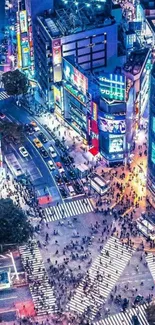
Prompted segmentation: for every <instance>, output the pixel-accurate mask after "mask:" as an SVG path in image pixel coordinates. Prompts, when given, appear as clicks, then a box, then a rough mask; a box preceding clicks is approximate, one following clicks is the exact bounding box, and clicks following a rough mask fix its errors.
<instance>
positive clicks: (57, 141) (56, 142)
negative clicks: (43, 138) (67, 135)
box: [55, 139, 60, 147]
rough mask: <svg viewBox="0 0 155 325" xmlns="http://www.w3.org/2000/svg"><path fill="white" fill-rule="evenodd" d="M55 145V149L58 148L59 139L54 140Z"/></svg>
mask: <svg viewBox="0 0 155 325" xmlns="http://www.w3.org/2000/svg"><path fill="white" fill-rule="evenodd" d="M55 145H56V146H57V147H59V146H60V141H59V139H56V140H55Z"/></svg>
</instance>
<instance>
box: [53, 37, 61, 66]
mask: <svg viewBox="0 0 155 325" xmlns="http://www.w3.org/2000/svg"><path fill="white" fill-rule="evenodd" d="M52 51H53V65H54V66H55V65H57V64H61V63H62V55H61V39H60V38H59V39H54V40H53V41H52Z"/></svg>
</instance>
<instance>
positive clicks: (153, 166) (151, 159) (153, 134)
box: [147, 64, 155, 207]
mask: <svg viewBox="0 0 155 325" xmlns="http://www.w3.org/2000/svg"><path fill="white" fill-rule="evenodd" d="M148 130H149V133H148V173H147V184H148V199H149V201H150V203H151V204H152V205H153V206H154V207H155V64H154V65H153V68H152V71H151V89H150V114H149V127H148Z"/></svg>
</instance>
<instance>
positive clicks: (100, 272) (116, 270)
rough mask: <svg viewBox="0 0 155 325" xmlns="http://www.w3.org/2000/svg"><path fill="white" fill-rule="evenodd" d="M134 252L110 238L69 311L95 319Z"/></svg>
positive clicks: (71, 303)
mask: <svg viewBox="0 0 155 325" xmlns="http://www.w3.org/2000/svg"><path fill="white" fill-rule="evenodd" d="M132 254H133V250H132V249H131V248H130V247H128V246H127V245H123V244H122V243H121V242H120V241H119V240H118V239H117V238H115V237H110V238H109V240H108V241H107V243H106V245H105V247H104V248H103V250H102V251H101V253H100V255H99V256H98V257H97V259H96V260H95V261H94V263H93V264H92V266H91V267H90V269H89V271H88V272H87V275H86V277H85V278H84V280H83V281H82V283H81V284H80V285H79V287H78V288H77V289H76V292H75V294H74V296H73V297H72V299H71V301H70V302H69V304H68V306H67V308H68V310H73V311H76V312H78V313H81V314H83V313H85V312H86V313H87V315H88V316H89V318H90V319H93V318H94V317H95V315H96V313H97V311H98V308H99V307H100V306H101V305H102V304H103V303H104V302H105V300H106V298H107V297H108V295H109V294H110V292H111V290H112V289H113V287H114V286H115V284H116V282H117V281H118V279H119V277H120V275H121V274H122V272H123V270H124V268H125V267H126V265H127V263H128V262H129V260H130V258H131V256H132Z"/></svg>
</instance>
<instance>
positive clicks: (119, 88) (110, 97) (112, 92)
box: [98, 73, 126, 102]
mask: <svg viewBox="0 0 155 325" xmlns="http://www.w3.org/2000/svg"><path fill="white" fill-rule="evenodd" d="M98 82H99V87H100V93H101V96H102V98H105V99H107V101H109V102H111V101H115V100H118V101H125V94H126V79H125V77H124V76H123V75H117V74H112V73H108V74H103V75H102V76H99V77H98Z"/></svg>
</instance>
